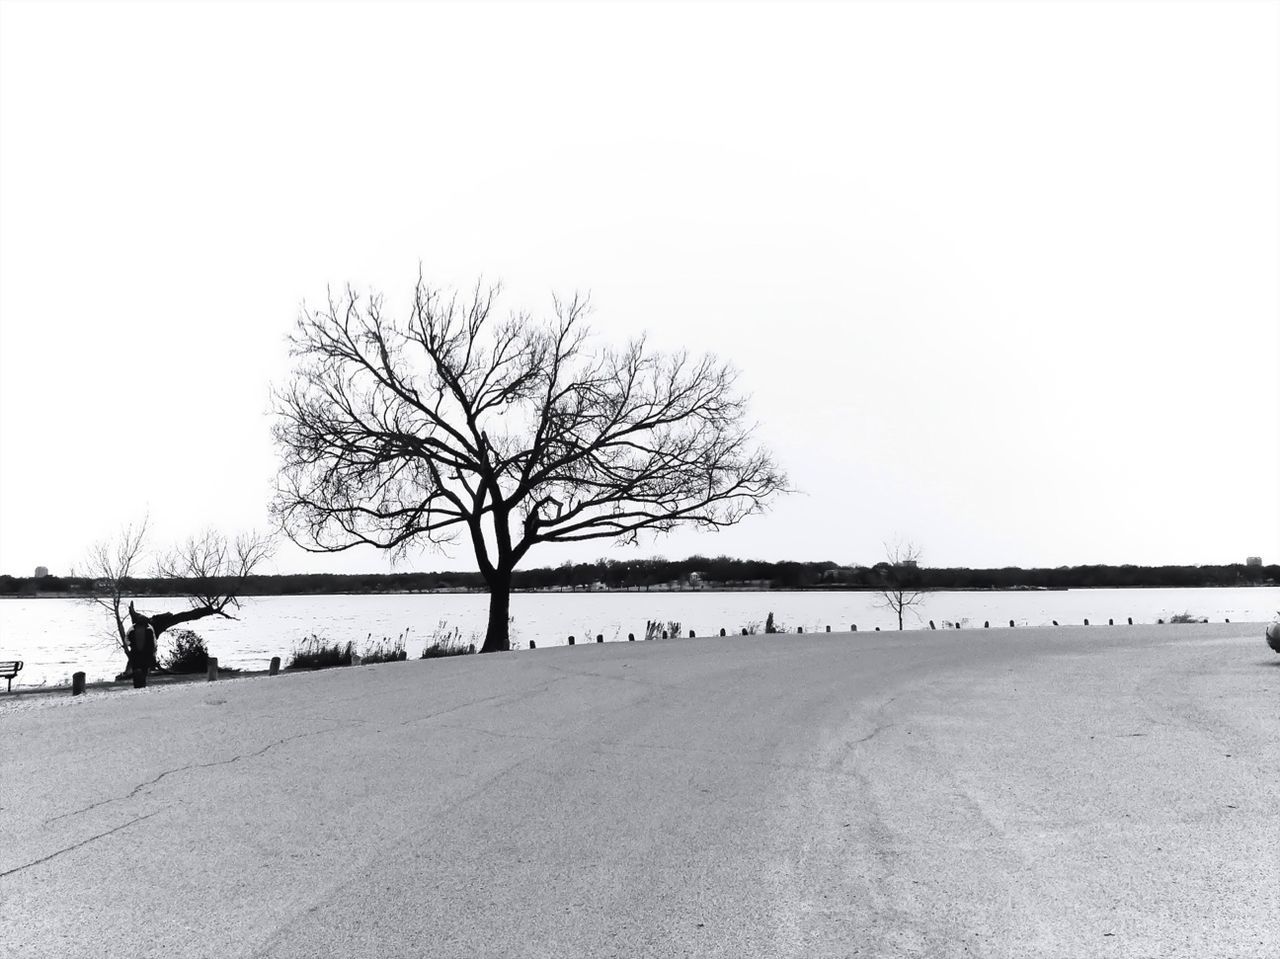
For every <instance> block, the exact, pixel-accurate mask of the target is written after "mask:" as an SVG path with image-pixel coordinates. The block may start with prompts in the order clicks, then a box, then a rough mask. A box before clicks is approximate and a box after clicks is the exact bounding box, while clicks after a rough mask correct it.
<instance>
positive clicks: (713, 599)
mask: <svg viewBox="0 0 1280 959" xmlns="http://www.w3.org/2000/svg"><path fill="white" fill-rule="evenodd" d="M876 602H877V597H876V596H875V594H873V593H864V592H849V593H813V592H764V593H713V592H704V593H662V592H650V593H517V594H516V595H514V596H513V597H512V598H511V613H512V616H513V617H514V623H513V640H514V641H515V642H516V643H518V644H519V646H520V647H521V648H525V647H527V646H528V645H529V641H530V640H533V641H535V642H536V643H537V644H538V645H539V646H554V645H562V644H564V643H565V642H566V641H567V637H568V636H569V635H570V634H573V635H574V636H576V637H577V639H578V642H583V641H584V639H586V638H587V637H590V638H591V639H592V640H593V639H594V638H595V636H596V635H597V634H603V636H604V638H605V641H606V642H616V641H619V640H621V641H624V642H625V641H626V638H627V633H629V632H633V633H635V634H636V637H637V639H643V637H644V627H645V622H646V620H650V619H654V620H662V621H664V622H665V621H669V620H675V621H678V622H679V623H681V624H682V628H683V632H684V634H685V635H688V631H689V630H690V629H692V630H694V631H696V632H697V633H698V635H700V636H704V635H709V634H718V633H719V631H720V629H721V628H724V629H727V630H728V631H729V632H730V633H736V632H738V631H740V630H741V629H742V627H744V626H747V625H748V624H751V623H757V624H760V625H761V626H762V625H763V623H764V620H765V617H766V616H767V615H768V614H769V612H770V611H772V612H773V613H774V616H775V617H776V618H777V621H778V622H779V623H781V624H785V625H786V626H787V627H788V628H789V630H790V631H792V632H794V631H795V629H796V627H797V626H803V627H804V630H805V632H820V631H822V630H823V629H825V628H826V627H827V626H830V627H831V628H832V629H833V630H842V629H848V628H849V626H850V624H853V623H856V624H857V625H858V629H859V630H871V629H874V628H875V627H876V626H879V627H881V628H882V629H891V628H894V627H895V626H896V620H895V619H894V618H893V616H892V614H891V613H889V612H888V611H887V610H884V609H879V608H877V606H876ZM487 603H488V600H487V597H485V596H484V595H482V594H478V593H467V594H445V595H439V594H422V593H414V594H404V595H381V596H266V597H258V598H253V599H248V600H246V601H245V604H244V607H243V608H242V609H241V610H240V613H239V619H238V620H234V621H232V620H224V619H216V618H211V619H205V620H200V621H198V622H196V623H192V624H190V625H191V626H193V627H194V629H195V630H196V632H198V633H200V635H201V636H203V637H204V638H205V640H206V641H207V642H208V644H209V651H210V652H211V653H212V654H213V655H215V656H217V657H218V659H219V661H220V662H221V663H222V664H223V665H226V666H238V667H243V668H249V669H265V668H266V666H267V664H268V662H269V661H270V659H271V657H272V656H280V657H281V658H283V659H284V660H285V661H286V662H287V661H288V656H289V651H290V650H291V649H292V648H293V646H294V644H295V643H297V642H298V641H299V640H301V639H303V638H304V637H306V636H308V635H310V634H312V633H315V634H318V635H320V636H323V637H326V638H328V639H332V640H340V641H343V642H345V641H347V640H354V641H355V642H356V646H357V648H362V647H363V646H364V645H365V643H366V637H368V636H370V635H372V638H373V639H374V640H378V639H381V638H382V637H384V636H386V637H392V638H394V637H395V636H397V635H399V634H400V633H401V632H403V631H405V630H406V629H407V630H408V636H407V639H406V646H407V647H408V650H409V655H410V656H416V655H417V654H418V653H420V652H421V651H422V648H423V647H424V646H425V645H426V644H427V643H428V642H429V641H430V639H431V634H432V633H433V631H435V630H436V629H437V627H439V626H440V624H442V623H443V624H447V626H448V627H449V628H451V629H452V628H454V627H457V628H458V629H460V630H461V631H462V637H463V639H464V641H465V640H467V639H471V638H473V637H474V638H475V641H476V642H477V644H478V643H479V642H480V638H481V637H482V636H483V634H484V627H485V621H486V616H487V610H488V605H487ZM164 608H166V607H164V606H163V605H162V604H160V603H157V604H156V606H154V607H151V606H143V609H144V610H146V609H155V610H160V609H164ZM175 608H176V607H175ZM1277 609H1280V587H1261V588H1234V589H1081V590H1066V591H1055V592H1039V591H1009V592H955V593H951V592H937V593H930V594H928V596H927V597H926V600H925V603H924V605H923V606H921V607H919V616H918V617H915V616H909V617H908V622H907V628H908V629H919V628H925V629H927V628H928V620H930V619H933V620H935V621H936V622H937V623H938V625H939V627H941V625H942V623H943V621H949V622H959V623H960V624H961V625H962V626H969V627H972V626H977V627H981V626H982V623H983V621H984V620H990V621H991V624H992V626H993V627H995V626H1005V627H1007V626H1008V623H1009V620H1011V619H1012V620H1014V621H1015V622H1016V623H1017V624H1018V625H1019V626H1042V625H1044V626H1047V625H1049V624H1050V622H1051V621H1052V620H1055V619H1056V620H1058V621H1059V622H1060V623H1062V624H1064V625H1067V624H1080V623H1082V622H1083V620H1084V619H1086V618H1088V619H1089V621H1090V622H1091V623H1092V624H1093V625H1095V626H1096V625H1100V624H1105V623H1106V622H1107V619H1108V618H1109V617H1114V618H1115V619H1116V621H1117V622H1124V621H1125V619H1126V618H1127V617H1130V616H1132V617H1133V620H1134V622H1135V623H1153V622H1155V621H1156V620H1157V619H1165V620H1167V619H1168V618H1169V617H1170V616H1172V615H1174V614H1176V613H1181V612H1191V613H1193V614H1195V615H1197V616H1207V617H1208V618H1210V619H1212V620H1215V621H1218V622H1221V621H1222V620H1223V619H1230V620H1231V621H1232V622H1259V621H1267V620H1270V619H1272V618H1274V616H1275V614H1276V611H1277ZM161 646H162V648H165V647H167V641H166V638H162V640H161ZM7 659H21V660H24V661H25V663H26V666H25V667H24V669H23V671H22V672H21V673H20V674H19V677H18V680H17V681H15V684H14V687H15V688H17V686H19V685H25V686H31V685H40V684H42V683H47V684H56V683H63V682H67V683H69V682H70V681H71V674H72V673H73V672H75V671H77V670H84V671H85V672H86V673H87V674H88V678H89V679H90V681H92V680H95V679H106V678H110V677H111V676H114V675H115V674H116V673H117V672H119V671H120V670H121V669H122V668H123V657H122V655H121V654H120V652H119V650H118V649H116V648H115V647H114V646H113V644H112V642H111V631H110V628H109V626H108V620H107V618H106V617H105V616H104V615H103V613H102V611H101V610H100V609H98V608H97V607H94V606H90V605H88V604H86V603H82V602H80V601H77V600H70V599H12V600H2V601H0V660H7Z"/></svg>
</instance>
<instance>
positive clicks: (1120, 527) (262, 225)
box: [0, 0, 1280, 575]
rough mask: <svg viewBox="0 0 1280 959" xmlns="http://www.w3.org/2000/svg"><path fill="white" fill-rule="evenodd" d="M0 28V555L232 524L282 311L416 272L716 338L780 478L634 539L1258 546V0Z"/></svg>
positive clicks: (371, 565)
mask: <svg viewBox="0 0 1280 959" xmlns="http://www.w3.org/2000/svg"><path fill="white" fill-rule="evenodd" d="M0 38H2V39H0V571H3V572H8V573H13V574H16V575H30V574H31V571H32V568H33V567H34V566H35V565H36V564H37V563H40V564H44V565H48V566H49V567H50V568H51V569H52V570H53V571H54V572H63V573H65V572H66V571H67V570H68V568H69V567H71V566H72V565H74V564H75V563H77V562H78V561H79V560H80V559H81V558H82V557H83V555H84V553H85V550H86V547H87V546H88V545H89V544H90V543H91V542H92V541H94V540H96V539H99V538H101V537H103V536H105V535H107V534H110V533H111V532H113V531H114V530H116V529H117V528H118V527H119V526H121V525H122V524H124V523H125V522H127V521H129V520H130V519H135V518H137V517H139V516H141V515H142V514H143V513H145V512H147V511H149V512H150V515H151V519H152V522H153V526H154V528H155V530H156V533H157V536H156V545H157V546H159V545H163V542H164V540H166V539H175V538H177V537H180V536H183V535H185V534H187V533H189V532H194V531H196V530H197V529H199V528H201V527H203V526H205V525H214V526H218V527H221V528H224V529H226V530H228V531H233V530H235V529H239V528H245V527H250V526H255V525H258V526H261V525H264V524H265V523H266V505H267V502H268V499H269V495H270V490H271V486H272V480H273V476H274V469H275V456H274V453H273V450H272V448H271V442H270V438H269V435H268V420H267V417H266V408H267V392H268V386H269V384H270V383H271V382H280V381H281V380H283V379H284V377H285V375H286V373H287V368H288V367H287V357H286V348H285V344H284V336H285V334H286V332H287V331H288V329H289V327H290V325H291V324H292V322H293V320H294V318H295V316H296V314H297V308H298V305H299V303H300V302H301V301H302V300H303V299H309V300H316V299H318V298H319V297H321V296H323V294H324V290H325V287H326V284H329V283H333V284H342V283H344V282H347V281H351V282H354V283H356V284H359V285H366V284H372V285H374V286H376V287H378V288H380V289H382V290H383V291H385V292H386V293H387V294H388V298H389V300H391V301H397V300H400V301H402V300H403V298H404V296H405V295H407V293H408V292H409V290H410V287H411V284H412V282H413V280H414V278H415V276H416V272H417V268H418V263H419V261H421V262H422V264H423V267H424V269H425V271H426V273H427V276H428V279H429V280H432V281H434V282H436V283H439V284H444V285H450V284H457V283H462V284H469V283H470V282H472V281H473V280H474V278H475V277H476V276H477V275H479V274H483V275H484V276H485V277H487V278H491V279H501V280H503V281H504V283H505V285H506V288H507V290H508V303H509V305H510V306H513V307H514V306H524V307H528V308H531V309H537V310H544V309H545V308H546V307H547V306H548V305H549V299H550V292H551V291H553V290H556V291H562V292H566V291H572V290H573V289H575V288H576V289H581V290H590V291H591V293H592V297H593V302H594V304H595V307H596V313H595V318H594V324H595V326H596V328H597V329H598V330H599V331H600V332H601V333H602V335H604V336H605V337H607V338H608V339H611V340H615V341H618V342H621V341H622V340H624V339H625V338H627V337H628V336H630V335H633V334H636V333H639V332H641V331H645V330H647V331H648V332H649V333H650V335H651V338H652V341H653V342H655V343H657V344H659V345H662V346H666V347H676V346H682V345H687V346H689V347H690V348H692V349H695V350H713V351H717V352H719V353H720V354H722V355H724V356H726V357H728V358H730V359H732V360H733V361H734V363H735V364H736V365H737V366H738V367H739V369H740V370H741V372H742V379H743V383H744V384H745V385H746V387H747V388H748V389H749V390H750V391H751V393H752V394H753V397H754V400H753V412H754V415H755V416H756V418H758V420H759V421H760V423H761V431H760V432H761V437H762V439H763V440H764V441H765V442H766V443H767V444H768V445H770V446H771V447H772V448H773V450H774V451H775V453H776V455H777V457H778V459H779V460H780V461H781V463H782V464H783V465H784V466H785V467H786V468H787V470H788V472H789V473H790V476H791V479H792V482H793V484H794V485H795V486H796V487H798V488H799V489H800V490H802V491H803V492H802V493H801V494H799V495H795V496H792V497H790V498H787V499H785V500H783V501H780V502H779V503H778V504H777V506H776V507H775V509H774V510H773V511H772V513H770V514H768V515H766V516H764V517H761V518H755V519H752V520H750V521H748V522H746V523H744V524H742V525H741V526H740V527H738V528H736V529H734V530H732V531H729V532H724V533H720V534H704V533H695V532H688V533H680V534H675V535H672V536H668V537H665V538H663V539H659V540H656V541H649V542H646V543H645V544H643V545H642V547H641V548H640V549H639V550H638V554H639V555H656V554H661V555H667V556H672V557H675V556H684V555H687V554H689V553H693V552H701V553H707V554H718V553H727V554H730V555H737V556H742V557H760V558H769V559H783V558H789V559H832V560H836V561H840V562H854V561H860V562H866V563H871V562H875V561H876V560H878V559H880V558H881V557H882V553H883V548H882V542H883V541H885V540H893V539H898V538H902V539H912V540H914V541H916V542H917V543H918V544H919V545H920V546H922V547H923V549H924V554H925V555H924V559H925V561H926V562H928V563H930V564H937V565H970V566H980V565H1005V564H1018V565H1050V566H1053V565H1060V564H1074V563H1084V562H1110V563H1120V562H1135V563H1165V562H1171V563H1175V562H1176V563H1182V562H1191V563H1196V562H1200V563H1212V562H1231V561H1242V560H1243V559H1244V557H1245V555H1246V554H1255V553H1260V554H1262V555H1263V557H1264V559H1266V560H1268V561H1270V562H1275V561H1278V560H1280V195H1278V185H1280V174H1278V172H1277V171H1280V147H1278V144H1280V102H1278V100H1280V69H1278V63H1280V56H1278V53H1277V50H1278V47H1280V5H1277V4H1276V3H1264V2H1254V3H1230V2H1224V0H1214V2H1212V3H1201V4H1197V3H1177V4H1164V3H1155V2H1138V3H1129V4H1126V3H1070V4H1068V3H1061V4H1059V3H1019V4H1014V3H1006V2H1000V3H989V4H966V3H950V2H949V3H945V4H936V5H935V4H928V3H896V4H876V3H858V4H848V5H836V4H826V5H820V6H799V5H796V4H787V5H785V6H783V5H779V6H766V5H751V6H739V5H730V4H712V5H706V6H688V5H681V6H676V5H656V6H646V7H640V6H623V5H592V6H588V5H586V4H581V5H567V6H540V5H537V6H535V5H531V4H527V5H520V6H499V5H476V6H469V7H465V8H464V7H454V6H442V5H411V4H408V3H398V4H391V5H386V6H375V5H373V4H368V3H364V4H359V5H351V6H343V5H336V4H303V3H285V4H280V5H274V6H265V5H249V4H221V5H207V6H205V5H196V4H169V5H161V4H151V3H146V4H140V5H117V4H109V3H97V2H95V3H93V4H91V5H86V6H72V5H67V4H48V5H35V4H30V5H28V4H23V3H5V4H4V5H3V7H2V8H0ZM140 461H145V463H146V464H147V467H148V468H146V469H144V468H142V465H141V462H140ZM604 552H605V549H604V548H603V547H602V546H601V545H600V544H585V546H584V547H582V548H578V549H569V548H552V547H545V546H544V547H542V548H541V549H540V550H535V551H534V552H532V553H531V554H530V555H529V557H528V558H527V559H526V561H525V565H544V564H555V563H558V562H560V561H561V560H563V559H566V558H573V559H589V558H594V557H596V556H598V555H602V554H603V553H604ZM636 554H637V551H624V550H614V551H613V552H611V553H610V554H609V555H619V556H621V555H636ZM473 562H474V561H473V559H472V558H471V555H470V552H469V550H468V549H467V548H466V547H465V546H459V547H458V548H456V549H454V550H453V551H452V555H451V556H441V555H438V554H424V555H422V556H420V557H417V558H415V559H413V560H411V561H410V562H408V563H407V564H404V565H403V566H402V567H401V568H405V569H431V568H458V569H467V568H472V564H473ZM275 568H276V569H278V570H279V571H294V570H323V571H340V570H353V571H354V570H385V569H386V568H387V561H386V558H385V556H383V555H381V554H378V553H376V552H374V551H372V550H370V551H368V552H364V553H360V552H352V553H347V554H342V555H340V556H335V557H326V556H308V555H306V554H303V553H301V551H299V550H297V549H296V548H293V547H288V548H283V549H281V551H280V553H279V555H278V557H277V560H276V563H275Z"/></svg>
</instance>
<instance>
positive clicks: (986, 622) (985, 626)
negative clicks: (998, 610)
mask: <svg viewBox="0 0 1280 959" xmlns="http://www.w3.org/2000/svg"><path fill="white" fill-rule="evenodd" d="M982 628H983V629H990V628H991V620H989V619H984V620H983V621H982Z"/></svg>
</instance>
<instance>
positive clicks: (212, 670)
mask: <svg viewBox="0 0 1280 959" xmlns="http://www.w3.org/2000/svg"><path fill="white" fill-rule="evenodd" d="M217 678H218V657H217V656H210V657H209V682H213V681H214V680H216V679H217Z"/></svg>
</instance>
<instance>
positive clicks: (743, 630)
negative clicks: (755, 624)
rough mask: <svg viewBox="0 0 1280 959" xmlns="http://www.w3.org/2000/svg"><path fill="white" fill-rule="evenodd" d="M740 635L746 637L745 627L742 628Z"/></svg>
mask: <svg viewBox="0 0 1280 959" xmlns="http://www.w3.org/2000/svg"><path fill="white" fill-rule="evenodd" d="M742 635H743V636H745V635H747V627H745V626H743V627H742Z"/></svg>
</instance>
